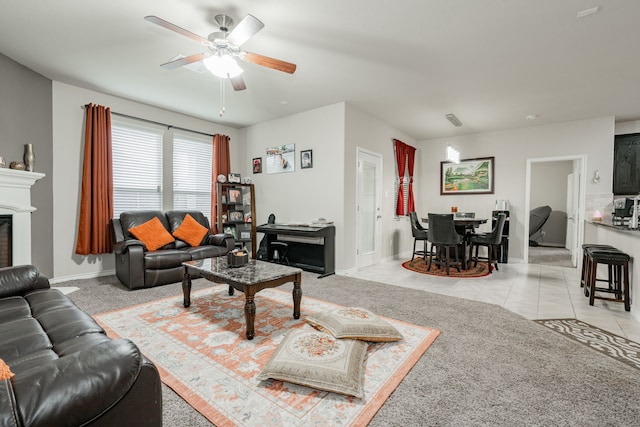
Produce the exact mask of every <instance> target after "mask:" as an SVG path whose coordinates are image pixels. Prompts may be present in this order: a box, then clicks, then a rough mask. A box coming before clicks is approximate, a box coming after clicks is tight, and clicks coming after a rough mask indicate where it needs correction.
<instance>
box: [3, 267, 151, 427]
mask: <svg viewBox="0 0 640 427" xmlns="http://www.w3.org/2000/svg"><path fill="white" fill-rule="evenodd" d="M0 359H2V361H4V363H5V364H6V365H8V367H9V368H10V370H11V372H12V373H13V374H14V375H13V377H11V378H8V379H3V380H0V426H3V427H4V426H19V427H45V426H46V427H52V426H56V427H65V426H69V427H71V426H74V427H75V426H110V427H112V426H118V427H126V426H137V427H139V426H161V425H162V390H161V383H160V376H159V375H158V370H157V369H156V367H155V366H154V365H153V364H152V363H151V362H150V361H149V360H148V359H146V358H145V357H144V356H143V355H142V354H141V353H140V350H139V349H138V347H137V346H136V345H135V344H134V343H133V342H131V341H129V340H125V339H111V338H109V337H107V336H106V334H105V332H104V330H103V329H102V328H101V327H100V326H99V325H98V324H97V323H96V322H95V321H94V320H93V319H92V318H91V316H89V315H88V314H87V313H85V312H84V311H82V310H81V309H80V308H78V307H77V306H76V305H75V304H74V303H73V302H72V301H71V300H70V299H69V298H67V297H66V296H65V295H63V294H62V293H61V292H59V291H58V290H56V289H50V287H49V281H48V279H47V278H46V277H43V276H41V275H40V274H39V273H38V270H37V269H36V268H35V267H33V266H15V267H5V268H0Z"/></svg>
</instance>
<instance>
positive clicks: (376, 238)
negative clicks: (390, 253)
mask: <svg viewBox="0 0 640 427" xmlns="http://www.w3.org/2000/svg"><path fill="white" fill-rule="evenodd" d="M357 170H358V178H357V184H356V185H357V189H356V192H357V193H356V194H357V206H356V210H357V212H356V238H357V242H358V244H357V248H356V251H357V252H356V267H357V268H362V267H367V266H369V265H373V264H377V263H378V262H380V258H381V255H380V250H381V245H380V241H381V227H380V222H381V219H382V211H381V200H382V156H381V155H380V154H378V153H374V152H372V151H368V150H365V149H363V148H360V147H358V149H357Z"/></svg>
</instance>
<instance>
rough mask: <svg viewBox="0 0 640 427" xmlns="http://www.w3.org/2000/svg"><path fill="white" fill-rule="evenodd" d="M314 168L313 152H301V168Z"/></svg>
mask: <svg viewBox="0 0 640 427" xmlns="http://www.w3.org/2000/svg"><path fill="white" fill-rule="evenodd" d="M312 167H313V150H304V151H301V152H300V168H301V169H309V168H312Z"/></svg>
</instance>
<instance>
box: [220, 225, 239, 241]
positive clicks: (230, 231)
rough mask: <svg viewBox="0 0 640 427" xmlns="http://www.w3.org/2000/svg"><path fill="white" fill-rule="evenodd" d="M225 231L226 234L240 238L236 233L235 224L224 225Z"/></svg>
mask: <svg viewBox="0 0 640 427" xmlns="http://www.w3.org/2000/svg"><path fill="white" fill-rule="evenodd" d="M223 231H224V232H225V233H226V234H231V235H232V236H233V238H234V239H237V238H238V235H237V233H236V228H235V227H234V226H233V225H227V226H225V227H224V229H223Z"/></svg>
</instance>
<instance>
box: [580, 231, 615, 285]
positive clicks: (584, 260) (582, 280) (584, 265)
mask: <svg viewBox="0 0 640 427" xmlns="http://www.w3.org/2000/svg"><path fill="white" fill-rule="evenodd" d="M589 248H602V249H615V248H614V247H613V246H611V245H599V244H596V243H585V244H583V245H582V274H581V275H580V287H581V288H582V287H584V284H585V279H586V277H587V264H588V263H589V260H588V257H587V249H589ZM609 276H611V267H609ZM586 294H587V290H586V289H585V295H586Z"/></svg>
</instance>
